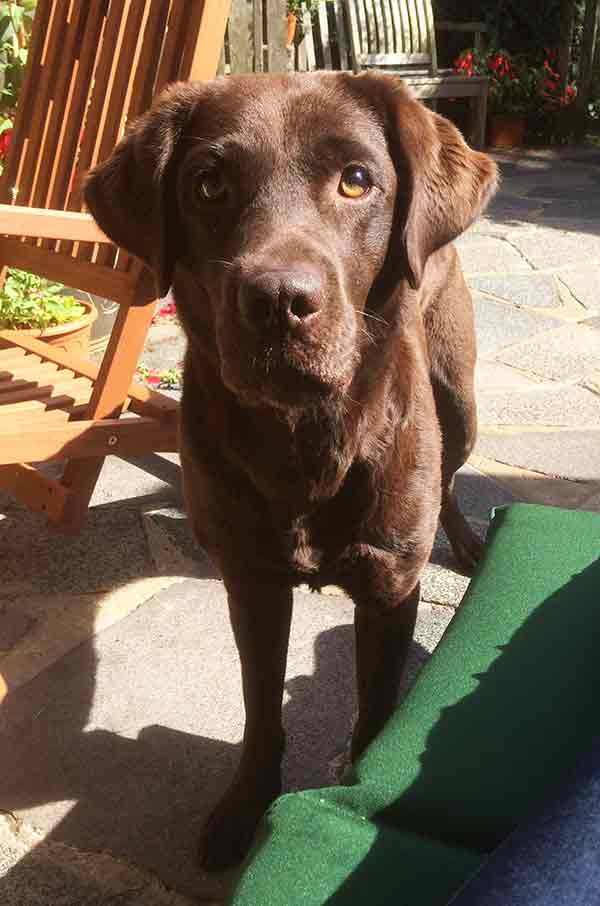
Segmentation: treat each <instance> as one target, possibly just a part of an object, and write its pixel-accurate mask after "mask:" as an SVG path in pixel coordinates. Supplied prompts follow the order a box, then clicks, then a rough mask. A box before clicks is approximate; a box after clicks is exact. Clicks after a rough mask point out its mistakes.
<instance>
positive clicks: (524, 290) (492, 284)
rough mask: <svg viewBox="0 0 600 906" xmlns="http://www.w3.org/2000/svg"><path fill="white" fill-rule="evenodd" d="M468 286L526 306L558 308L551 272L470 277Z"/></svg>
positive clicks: (556, 293)
mask: <svg viewBox="0 0 600 906" xmlns="http://www.w3.org/2000/svg"><path fill="white" fill-rule="evenodd" d="M469 286H471V287H472V288H473V289H477V290H479V291H480V292H484V293H491V295H493V296H498V297H499V298H501V299H506V301H508V302H512V303H513V304H514V305H522V306H525V307H526V308H560V305H561V302H560V295H559V293H558V288H557V285H556V282H555V280H554V278H553V276H552V274H509V275H508V276H506V277H471V278H470V280H469Z"/></svg>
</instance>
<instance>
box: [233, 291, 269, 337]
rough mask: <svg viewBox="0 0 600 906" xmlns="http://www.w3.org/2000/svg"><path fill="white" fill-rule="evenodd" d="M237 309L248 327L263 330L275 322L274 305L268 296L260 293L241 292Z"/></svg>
mask: <svg viewBox="0 0 600 906" xmlns="http://www.w3.org/2000/svg"><path fill="white" fill-rule="evenodd" d="M238 307H239V311H240V314H241V316H242V319H243V320H244V321H245V322H246V324H247V325H248V326H249V327H253V328H257V329H259V330H260V329H263V328H265V327H269V325H270V324H271V323H273V321H274V320H275V304H274V300H273V298H272V297H271V296H270V295H267V294H266V293H261V292H252V291H250V292H241V293H240V294H239V297H238Z"/></svg>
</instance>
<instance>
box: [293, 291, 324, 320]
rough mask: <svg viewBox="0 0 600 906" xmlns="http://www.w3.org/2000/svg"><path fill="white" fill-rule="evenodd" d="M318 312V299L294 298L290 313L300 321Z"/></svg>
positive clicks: (307, 297)
mask: <svg viewBox="0 0 600 906" xmlns="http://www.w3.org/2000/svg"><path fill="white" fill-rule="evenodd" d="M318 310H319V306H318V303H317V301H316V299H311V298H310V297H309V296H294V297H293V298H292V300H291V302H290V313H291V314H292V315H293V316H294V317H296V318H298V320H299V321H303V320H305V319H306V318H308V317H309V316H310V315H314V314H316V313H317V311H318Z"/></svg>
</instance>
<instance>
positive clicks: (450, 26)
mask: <svg viewBox="0 0 600 906" xmlns="http://www.w3.org/2000/svg"><path fill="white" fill-rule="evenodd" d="M435 27H436V28H438V29H439V30H440V31H472V32H475V34H478V33H480V32H486V31H487V27H486V24H485V22H449V21H447V20H445V19H444V20H443V21H442V22H436V23H435Z"/></svg>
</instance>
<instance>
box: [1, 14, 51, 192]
mask: <svg viewBox="0 0 600 906" xmlns="http://www.w3.org/2000/svg"><path fill="white" fill-rule="evenodd" d="M51 11H52V0H38V3H37V6H36V11H35V19H34V25H33V30H32V34H31V43H30V46H29V50H28V54H27V67H26V69H25V78H24V80H23V84H22V86H21V99H22V100H21V102H20V103H19V105H18V106H17V113H16V116H15V123H14V129H13V141H12V147H11V150H10V151H9V153H8V160H7V161H6V162H5V165H4V171H3V173H2V177H1V178H0V201H2V202H5V203H8V202H11V201H14V195H13V188H14V186H16V184H17V176H18V173H19V169H20V166H21V162H22V159H23V156H24V155H23V153H21V154H19V153H18V150H19V149H21V148H23V149H24V150H25V144H26V142H27V141H28V135H29V130H30V127H31V121H32V106H33V102H34V97H35V96H36V95H37V93H38V90H39V86H40V84H41V79H40V70H41V60H42V53H43V50H44V45H45V42H46V35H47V34H48V31H49V21H50V14H51ZM34 87H35V91H34V90H32V89H33V88H34Z"/></svg>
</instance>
